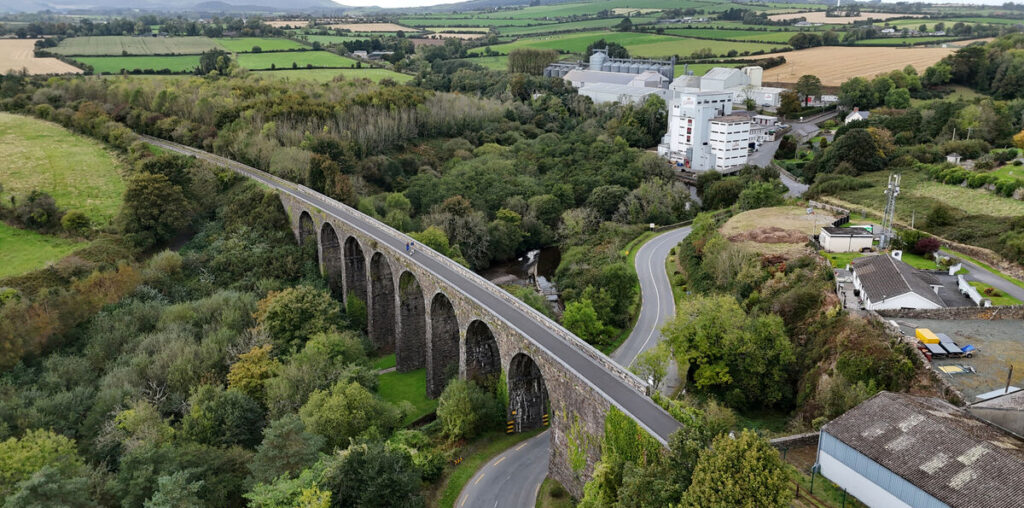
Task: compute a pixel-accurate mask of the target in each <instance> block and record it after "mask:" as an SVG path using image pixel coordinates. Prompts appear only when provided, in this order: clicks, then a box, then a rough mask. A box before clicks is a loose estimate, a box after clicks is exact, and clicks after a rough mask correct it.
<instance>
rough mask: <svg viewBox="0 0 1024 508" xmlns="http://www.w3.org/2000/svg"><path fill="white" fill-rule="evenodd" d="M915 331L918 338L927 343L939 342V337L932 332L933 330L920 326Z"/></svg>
mask: <svg viewBox="0 0 1024 508" xmlns="http://www.w3.org/2000/svg"><path fill="white" fill-rule="evenodd" d="M914 333H915V334H916V335H917V338H918V340H920V341H921V342H924V343H925V344H938V343H939V337H938V336H937V335H935V334H934V333H932V331H931V330H929V329H927V328H918V329H916V330H914Z"/></svg>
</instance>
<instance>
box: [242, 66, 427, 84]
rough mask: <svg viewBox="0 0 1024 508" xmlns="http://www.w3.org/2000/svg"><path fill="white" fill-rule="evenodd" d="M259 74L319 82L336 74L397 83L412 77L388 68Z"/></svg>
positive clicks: (260, 73)
mask: <svg viewBox="0 0 1024 508" xmlns="http://www.w3.org/2000/svg"><path fill="white" fill-rule="evenodd" d="M256 74H257V75H260V76H265V77H269V78H276V79H304V80H309V81H316V82H319V83H328V82H330V81H332V80H334V78H335V77H336V76H345V79H359V78H366V79H369V80H370V81H373V82H379V81H380V80H382V79H385V78H388V79H391V80H393V81H395V82H396V83H405V82H407V81H409V80H410V79H412V76H410V75H408V74H402V73H400V72H394V71H389V70H387V69H295V70H292V69H286V70H277V71H256Z"/></svg>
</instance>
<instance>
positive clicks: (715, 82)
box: [699, 66, 786, 108]
mask: <svg viewBox="0 0 1024 508" xmlns="http://www.w3.org/2000/svg"><path fill="white" fill-rule="evenodd" d="M763 75H764V69H762V68H761V67H754V66H751V67H744V68H742V69H735V68H729V67H715V68H713V69H711V70H710V71H708V72H707V74H705V75H703V76H701V77H700V85H699V87H700V90H701V91H702V92H703V91H716V92H717V91H726V90H727V91H730V92H732V93H733V102H736V103H743V102H745V101H746V100H747V99H752V100H753V101H754V103H756V104H757V105H758V106H760V107H771V108H775V107H778V106H779V103H780V98H779V96H780V95H781V94H782V92H785V91H786V89H785V88H774V87H766V86H761V77H762V76H763Z"/></svg>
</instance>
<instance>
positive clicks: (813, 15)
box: [768, 11, 921, 25]
mask: <svg viewBox="0 0 1024 508" xmlns="http://www.w3.org/2000/svg"><path fill="white" fill-rule="evenodd" d="M905 17H911V18H917V17H921V14H893V13H885V12H861V14H860V16H844V17H828V16H826V15H825V11H817V12H795V13H789V14H773V15H771V16H768V19H771V20H773V21H783V20H788V19H796V18H807V21H808V22H809V23H824V24H826V25H848V24H850V23H853V22H854V21H867V20H869V19H882V20H885V19H889V18H905Z"/></svg>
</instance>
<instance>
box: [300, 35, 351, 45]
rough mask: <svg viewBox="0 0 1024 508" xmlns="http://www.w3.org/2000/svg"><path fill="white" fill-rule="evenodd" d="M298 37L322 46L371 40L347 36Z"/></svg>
mask: <svg viewBox="0 0 1024 508" xmlns="http://www.w3.org/2000/svg"><path fill="white" fill-rule="evenodd" d="M296 37H297V38H299V39H302V40H304V41H308V42H310V43H313V42H319V43H320V44H343V43H346V42H352V41H365V40H367V39H369V37H350V36H347V35H296Z"/></svg>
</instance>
